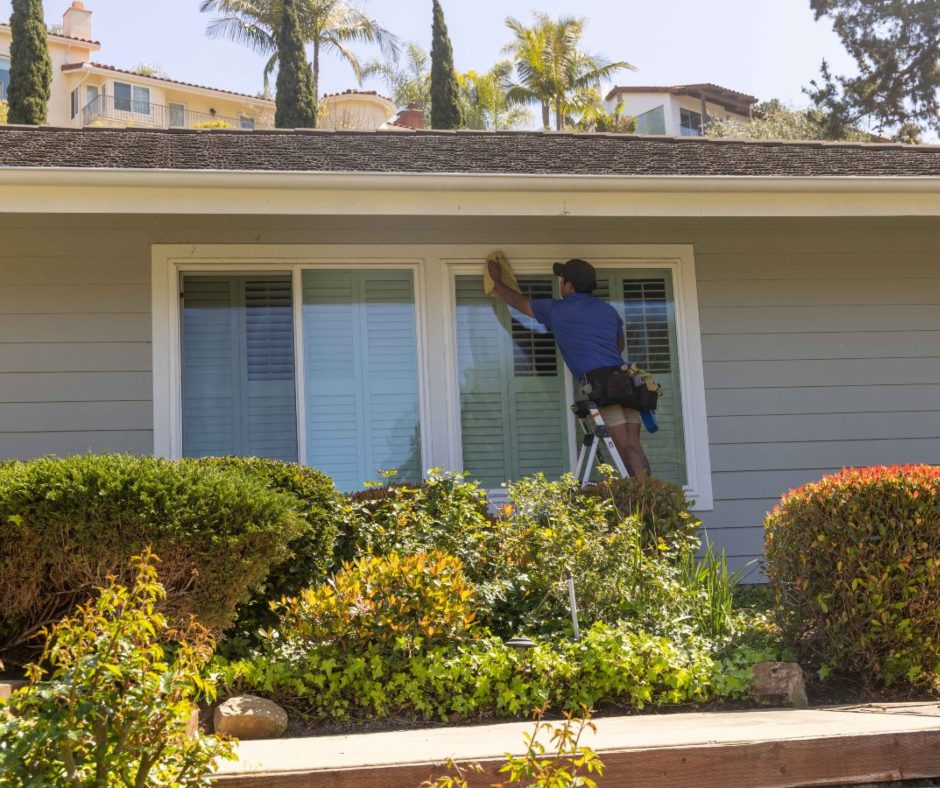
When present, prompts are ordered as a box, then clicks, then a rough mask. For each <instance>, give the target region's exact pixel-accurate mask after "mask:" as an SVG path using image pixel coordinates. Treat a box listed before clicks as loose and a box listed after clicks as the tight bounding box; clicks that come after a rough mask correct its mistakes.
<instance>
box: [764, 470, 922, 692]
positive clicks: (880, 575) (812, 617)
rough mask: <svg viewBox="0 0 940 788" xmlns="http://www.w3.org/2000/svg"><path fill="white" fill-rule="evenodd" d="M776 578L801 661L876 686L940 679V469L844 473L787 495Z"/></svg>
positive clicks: (771, 564)
mask: <svg viewBox="0 0 940 788" xmlns="http://www.w3.org/2000/svg"><path fill="white" fill-rule="evenodd" d="M766 554H767V574H768V577H769V579H770V583H771V586H772V588H773V590H774V594H775V597H776V602H777V605H778V607H779V615H780V623H781V625H782V626H783V628H784V631H785V632H786V633H787V634H788V635H789V637H790V639H791V640H792V642H793V644H794V647H795V649H796V651H797V653H798V655H799V656H800V658H801V659H803V660H806V661H808V662H810V663H815V664H818V665H820V666H821V671H822V675H825V674H826V673H828V672H829V671H838V672H840V673H843V674H851V675H852V676H854V677H856V678H860V679H861V680H863V681H864V682H866V683H869V684H875V685H884V686H889V685H891V684H892V683H894V682H896V681H898V680H906V681H909V682H912V683H914V684H928V683H933V684H937V683H938V680H940V467H931V466H923V465H921V466H906V467H891V468H885V467H877V468H863V469H858V470H855V469H852V470H844V471H842V472H841V473H839V474H836V475H834V476H827V477H825V478H823V479H822V480H821V481H819V482H814V483H812V484H807V485H805V486H804V487H802V488H800V489H798V490H794V491H792V492H790V493H789V494H788V495H786V496H784V497H783V500H782V501H781V503H780V505H779V506H777V507H776V508H775V509H774V511H773V512H772V513H771V514H770V515H768V517H767V520H766Z"/></svg>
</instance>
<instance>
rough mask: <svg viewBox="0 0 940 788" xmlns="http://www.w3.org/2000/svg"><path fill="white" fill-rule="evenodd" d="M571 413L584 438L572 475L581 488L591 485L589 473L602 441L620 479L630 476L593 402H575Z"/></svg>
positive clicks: (592, 468)
mask: <svg viewBox="0 0 940 788" xmlns="http://www.w3.org/2000/svg"><path fill="white" fill-rule="evenodd" d="M571 412H572V413H574V415H575V417H576V418H577V419H578V421H579V422H580V424H581V429H582V430H583V432H584V437H583V438H582V439H581V450H580V451H579V452H578V463H577V465H576V466H575V469H574V475H575V476H576V477H577V478H579V479H581V486H582V487H587V486H588V485H589V484H590V483H591V472H592V471H593V470H594V463H595V462H596V461H597V449H598V447H599V445H600V442H601V441H603V443H604V446H605V447H606V449H607V453H608V454H609V455H610V458H611V460H613V463H614V466H615V467H616V468H617V471H618V472H619V473H620V476H621V478H623V479H627V478H629V476H630V474H629V472H628V471H627V466H626V465H625V464H624V462H623V458H622V457H621V456H620V452H618V451H617V446H616V445H615V444H614V440H613V438H611V437H610V432H608V430H607V424H605V423H604V417H603V416H601V412H600V410H599V409H598V407H597V403H596V402H594V401H593V400H589V399H585V400H579V401H578V402H575V403H574V405H572V406H571Z"/></svg>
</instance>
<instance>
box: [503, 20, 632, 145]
mask: <svg viewBox="0 0 940 788" xmlns="http://www.w3.org/2000/svg"><path fill="white" fill-rule="evenodd" d="M584 25H585V20H584V19H583V18H576V17H562V18H560V19H557V20H556V19H552V18H551V17H550V16H549V15H548V14H545V13H541V12H536V13H535V23H534V24H533V25H531V26H527V25H525V24H523V23H522V22H520V21H519V20H518V19H515V18H514V17H508V18H507V19H506V26H507V27H508V28H509V29H510V30H511V31H512V32H513V34H514V35H515V40H514V41H512V42H511V43H509V44H507V45H506V46H505V47H504V51H506V52H508V53H510V54H511V55H512V58H513V61H514V63H515V66H516V76H517V82H516V83H515V84H513V85H512V86H511V87H510V89H509V91H508V97H509V100H510V102H512V103H516V104H537V105H539V106H540V107H541V110H542V126H543V127H544V128H546V129H547V128H549V125H550V115H551V113H552V112H554V115H555V128H556V129H558V130H559V131H561V130H562V129H564V127H565V119H566V115H567V113H566V108H567V106H568V104H569V101H570V100H571V99H572V97H574V96H575V95H576V94H578V93H579V92H581V91H585V90H588V89H590V88H595V89H596V88H598V87H599V86H600V83H601V81H602V80H604V79H607V78H609V77H610V76H611V75H612V74H613V73H614V72H616V71H619V70H620V69H622V68H628V69H631V70H636V69H635V67H634V66H632V65H630V64H629V63H627V62H626V61H622V60H618V61H615V62H611V61H609V60H608V59H607V58H605V57H603V56H602V55H592V54H590V53H588V52H585V51H584V50H582V49H581V39H582V37H583V36H584Z"/></svg>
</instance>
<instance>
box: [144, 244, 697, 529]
mask: <svg viewBox="0 0 940 788" xmlns="http://www.w3.org/2000/svg"><path fill="white" fill-rule="evenodd" d="M502 249H503V251H504V252H505V253H506V254H507V256H508V257H509V259H510V260H511V261H512V264H513V269H514V270H515V271H517V272H518V273H521V274H533V273H540V274H544V273H550V272H551V267H552V263H553V262H555V261H558V260H565V259H568V258H571V257H583V258H585V259H587V260H590V261H591V262H592V263H593V264H594V265H595V266H596V267H597V268H599V269H611V268H643V269H649V268H653V269H668V270H669V271H670V272H671V274H672V285H673V294H674V301H675V315H676V347H677V353H678V359H677V362H678V365H679V380H680V383H681V391H680V395H681V402H682V421H683V432H684V438H685V457H686V478H687V484H686V485H685V487H686V491H687V493H688V495H689V497H690V498H691V499H692V500H694V501H695V505H694V507H693V508H694V509H695V510H697V511H709V510H711V509H713V508H714V506H713V496H712V479H711V462H710V458H709V444H708V425H707V419H706V409H705V379H704V371H703V363H702V341H701V331H700V327H699V309H698V289H697V284H696V278H695V257H694V253H693V248H692V246H691V245H688V244H590V243H587V244H578V245H572V244H516V245H504V246H503V247H502ZM491 251H492V247H491V246H483V245H480V244H413V245H406V244H361V245H360V244H328V245H326V244H324V245H320V244H157V245H154V246H153V247H152V249H151V254H152V270H151V297H152V303H151V308H152V329H153V407H154V410H153V417H154V419H153V423H154V453H155V454H156V455H157V456H160V457H171V458H177V457H180V456H181V455H182V401H181V388H182V365H181V352H180V317H181V315H180V298H179V293H180V283H181V276H182V274H184V273H209V274H211V273H216V274H220V273H232V274H239V273H259V272H262V273H275V272H281V273H283V272H290V273H291V274H292V280H293V296H292V297H293V304H294V355H295V369H296V370H297V372H296V373H295V391H296V397H297V408H296V412H297V446H298V461H299V462H302V463H303V462H306V424H305V409H304V399H305V397H304V380H303V378H304V375H303V369H304V365H303V356H302V350H303V349H302V328H303V326H302V306H303V304H302V298H301V293H302V283H301V272H302V271H303V270H304V269H308V268H309V269H324V268H327V269H344V268H350V269H356V270H361V269H369V268H371V269H382V268H398V269H410V270H411V271H412V272H413V274H412V275H413V277H414V292H415V323H416V325H415V330H416V336H417V348H416V351H417V356H418V413H419V418H420V422H421V458H422V467H423V468H424V469H427V468H429V467H435V466H438V467H444V468H460V467H462V451H461V432H460V385H459V365H458V362H457V307H456V290H455V284H456V276H458V275H460V274H468V273H470V274H479V273H481V272H482V261H483V259H484V258H485V257H486V255H487V254H488V253H489V252H491ZM430 337H434V340H435V341H434V342H433V343H432V342H430V341H429V338H430ZM565 376H566V378H565V379H566V382H567V383H568V384H569V385H566V392H568V394H567V395H566V396H568V397H570V392H571V390H572V387H571V385H570V383H571V380H570V373H569V372H568V371H567V369H566V370H565ZM432 403H433V407H432ZM568 430H569V431H568V442H569V450H570V454H571V462H572V467H574V460H575V452H576V448H577V440H576V438H575V424H574V419H573V418H572V419H571V420H570V423H569V428H568Z"/></svg>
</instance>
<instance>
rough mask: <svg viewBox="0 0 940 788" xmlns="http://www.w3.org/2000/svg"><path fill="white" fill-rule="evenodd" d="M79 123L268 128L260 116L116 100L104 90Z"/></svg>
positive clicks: (166, 127)
mask: <svg viewBox="0 0 940 788" xmlns="http://www.w3.org/2000/svg"><path fill="white" fill-rule="evenodd" d="M82 126H142V127H144V128H155V129H176V128H179V129H198V128H228V129H255V128H258V129H261V128H271V123H270V122H269V121H267V120H265V119H263V118H252V117H250V116H248V115H242V116H239V117H237V118H235V117H229V116H226V115H213V114H212V113H209V112H194V111H193V110H190V109H186V108H185V107H183V106H174V107H164V106H162V105H160V104H152V103H150V102H149V101H139V100H133V99H116V98H115V97H114V96H108V95H105V94H104V93H102V94H100V95H98V96H96V97H95V98H94V99H92V100H91V101H90V102H88V104H87V105H86V106H85V107H84V109H82Z"/></svg>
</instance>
